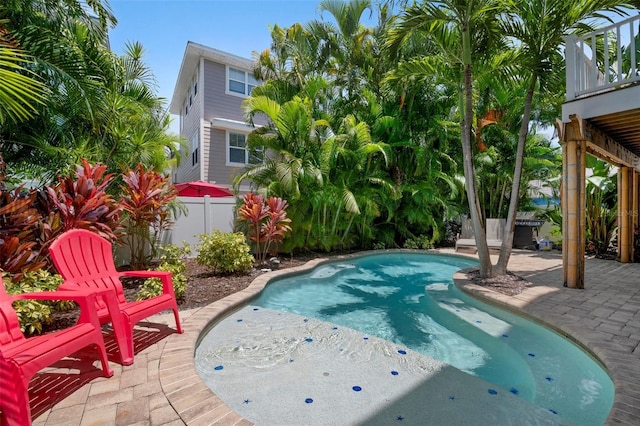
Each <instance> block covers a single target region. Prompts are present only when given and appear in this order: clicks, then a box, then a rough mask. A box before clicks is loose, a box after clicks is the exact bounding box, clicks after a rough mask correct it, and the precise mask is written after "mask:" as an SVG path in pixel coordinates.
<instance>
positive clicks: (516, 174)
mask: <svg viewBox="0 0 640 426" xmlns="http://www.w3.org/2000/svg"><path fill="white" fill-rule="evenodd" d="M536 83H537V78H536V77H535V76H534V77H531V82H530V84H529V89H528V90H527V97H526V98H525V103H524V115H523V116H522V125H521V126H520V134H519V136H518V148H517V151H516V164H515V166H514V169H513V182H512V184H511V199H510V200H509V213H508V215H507V223H506V225H505V227H504V235H503V236H502V246H501V247H500V257H498V263H497V264H496V266H495V272H496V274H497V275H505V274H506V273H507V265H508V263H509V258H510V257H511V251H512V249H513V235H514V233H515V229H516V214H517V210H518V196H519V194H520V178H521V177H522V164H523V162H524V148H525V145H526V142H527V135H528V134H529V122H530V118H531V104H532V103H533V94H534V91H535V88H536Z"/></svg>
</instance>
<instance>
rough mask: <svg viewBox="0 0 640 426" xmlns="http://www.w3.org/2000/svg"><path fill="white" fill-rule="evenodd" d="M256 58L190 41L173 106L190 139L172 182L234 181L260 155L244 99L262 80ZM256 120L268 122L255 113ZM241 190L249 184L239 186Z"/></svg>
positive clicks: (175, 90)
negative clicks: (250, 141) (251, 146)
mask: <svg viewBox="0 0 640 426" xmlns="http://www.w3.org/2000/svg"><path fill="white" fill-rule="evenodd" d="M252 71H253V62H252V61H251V60H249V59H245V58H242V57H239V56H236V55H233V54H231V53H227V52H223V51H220V50H217V49H213V48H211V47H208V46H204V45H201V44H198V43H194V42H192V41H189V42H188V43H187V48H186V50H185V53H184V57H183V59H182V65H181V67H180V73H179V74H178V80H177V82H176V87H175V89H174V92H173V97H172V99H171V105H170V107H169V111H170V112H171V113H172V114H176V115H179V116H180V135H181V136H183V137H184V138H185V139H187V140H188V141H189V143H188V147H187V151H186V152H185V151H183V152H182V160H181V162H180V165H179V167H178V168H177V169H176V170H175V171H174V172H173V176H172V178H173V181H174V183H179V182H189V181H194V180H203V181H206V182H211V183H217V184H219V185H224V186H227V187H230V186H231V185H232V182H233V178H234V176H235V175H236V174H238V172H240V171H241V170H242V169H243V168H244V167H245V166H246V165H247V164H250V163H255V162H260V161H262V159H261V155H260V153H259V152H257V153H256V152H253V153H251V152H249V150H248V149H247V144H246V142H247V135H248V134H249V133H250V132H251V131H252V130H253V129H254V127H251V126H249V125H248V124H246V122H245V119H244V114H243V110H242V102H243V101H244V100H245V99H247V98H248V97H249V95H250V94H251V91H252V89H253V88H254V87H255V86H256V85H257V84H258V82H257V81H256V80H255V78H254V77H253V73H252ZM255 121H256V125H260V124H264V123H261V122H260V118H259V117H256V119H255ZM240 189H241V190H243V189H246V188H243V187H241V188H240Z"/></svg>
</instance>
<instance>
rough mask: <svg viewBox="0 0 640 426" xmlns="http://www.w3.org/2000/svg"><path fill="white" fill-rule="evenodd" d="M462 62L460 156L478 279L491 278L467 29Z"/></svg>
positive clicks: (464, 32)
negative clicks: (473, 140)
mask: <svg viewBox="0 0 640 426" xmlns="http://www.w3.org/2000/svg"><path fill="white" fill-rule="evenodd" d="M462 44H463V51H464V52H463V56H464V59H463V62H464V95H465V100H464V118H463V122H462V154H463V156H464V160H463V164H464V180H465V186H466V191H467V200H468V202H469V212H470V215H471V224H472V226H473V234H474V237H475V240H476V248H477V249H478V258H479V259H480V277H481V278H488V277H491V276H493V273H492V271H491V257H490V256H489V247H488V246H487V235H486V233H485V230H484V226H483V225H482V219H481V218H482V214H481V211H482V210H481V208H480V199H479V197H478V186H477V185H476V174H475V168H474V167H473V150H472V148H471V122H472V120H473V105H472V102H473V96H472V95H473V84H472V79H471V34H470V33H469V28H468V27H465V28H463V29H462Z"/></svg>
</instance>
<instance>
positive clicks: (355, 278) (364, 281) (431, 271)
mask: <svg viewBox="0 0 640 426" xmlns="http://www.w3.org/2000/svg"><path fill="white" fill-rule="evenodd" d="M476 264H477V262H476V261H474V260H471V259H467V258H461V257H456V256H444V255H438V254H425V253H407V252H402V253H385V254H375V255H367V256H363V257H358V258H352V259H349V260H348V261H344V262H333V263H328V264H324V265H321V266H319V267H316V268H314V269H313V270H312V271H310V272H308V273H305V274H301V275H295V276H289V277H284V278H280V279H276V280H272V281H271V282H270V283H269V285H268V286H267V287H266V288H265V289H264V291H263V292H262V293H261V295H260V296H259V297H258V299H256V300H255V301H253V302H252V303H253V304H254V305H257V306H262V307H265V308H270V309H275V310H280V311H285V312H289V313H294V314H299V315H304V316H309V317H313V318H316V319H320V320H322V321H327V322H331V323H335V324H338V325H342V326H346V327H349V328H352V329H354V330H358V331H360V332H362V333H365V334H369V335H372V336H376V337H379V338H382V339H386V340H388V341H390V342H394V343H396V344H398V345H404V346H406V347H408V348H410V349H413V350H415V351H417V352H420V353H422V354H424V355H427V356H430V357H433V358H435V359H437V360H440V361H442V362H445V363H447V364H449V365H451V366H453V367H456V368H458V369H459V370H461V371H464V372H466V373H468V374H472V375H475V376H478V377H480V378H482V379H485V380H487V381H489V382H491V383H494V384H495V385H497V386H500V387H502V388H503V389H504V390H505V391H509V392H511V393H512V394H514V395H517V396H519V397H522V398H524V399H526V400H528V401H530V402H532V403H533V404H535V405H537V406H540V407H542V408H545V409H548V410H549V411H551V412H552V413H554V414H555V413H557V414H558V415H559V416H561V417H562V418H563V419H565V420H569V421H571V422H574V423H575V424H581V425H589V424H594V425H596V424H602V423H603V422H604V420H605V419H606V417H607V415H608V413H609V411H610V410H611V407H612V404H613V396H614V388H613V383H612V381H611V379H610V377H609V376H608V375H607V373H606V372H605V371H604V370H603V368H601V366H600V365H599V364H598V363H597V362H595V361H594V360H593V359H592V358H591V357H590V356H589V355H587V354H586V353H585V352H584V351H582V350H581V349H580V348H578V347H577V346H576V345H574V344H573V343H571V342H569V341H568V340H566V339H564V338H562V337H561V336H559V335H558V334H556V333H555V332H553V331H551V330H548V329H546V328H544V327H542V326H540V325H538V324H536V323H534V322H531V321H528V320H526V319H524V318H522V317H519V316H517V315H514V314H512V313H510V312H507V311H504V310H501V309H498V308H496V307H493V306H491V305H487V304H484V303H482V302H479V301H477V300H475V299H473V298H471V297H470V296H468V295H466V294H465V293H463V292H462V291H460V290H459V289H458V288H457V287H456V286H455V285H454V284H453V274H454V273H455V272H456V271H458V270H460V269H463V268H467V267H470V266H474V265H476Z"/></svg>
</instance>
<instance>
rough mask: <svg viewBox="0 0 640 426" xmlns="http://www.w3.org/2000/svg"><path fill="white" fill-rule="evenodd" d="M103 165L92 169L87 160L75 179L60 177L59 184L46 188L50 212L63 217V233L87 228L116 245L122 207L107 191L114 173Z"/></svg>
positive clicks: (61, 219) (79, 167) (80, 167)
mask: <svg viewBox="0 0 640 426" xmlns="http://www.w3.org/2000/svg"><path fill="white" fill-rule="evenodd" d="M106 171H107V167H106V166H104V165H99V164H98V165H95V166H92V165H91V164H89V162H88V161H87V160H85V159H82V165H81V166H78V168H77V171H76V178H75V179H73V178H71V177H66V178H63V177H59V178H58V184H57V185H55V186H50V187H47V188H46V191H47V194H48V201H49V202H50V203H51V204H52V205H51V206H49V208H48V210H49V211H50V212H54V213H56V214H58V215H59V216H60V222H61V229H60V232H64V231H68V230H70V229H87V230H89V231H92V232H95V233H97V234H98V235H100V236H102V237H103V238H106V239H107V240H109V241H111V242H114V241H116V240H117V239H118V236H119V234H120V232H121V225H120V213H121V211H122V207H120V205H119V204H118V203H117V202H116V201H115V200H114V199H113V197H112V196H111V195H109V194H108V193H107V192H106V188H107V186H108V185H109V183H110V182H111V180H112V179H113V174H105V172H106Z"/></svg>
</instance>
